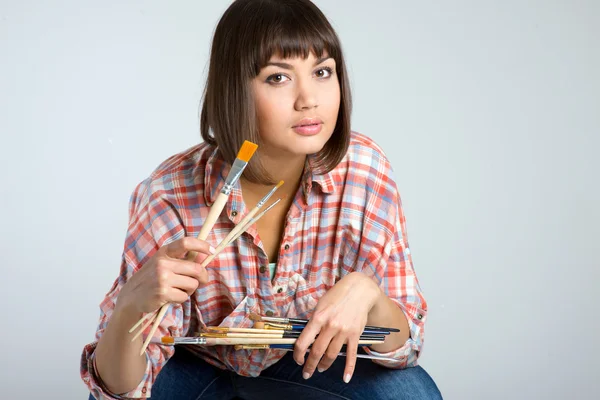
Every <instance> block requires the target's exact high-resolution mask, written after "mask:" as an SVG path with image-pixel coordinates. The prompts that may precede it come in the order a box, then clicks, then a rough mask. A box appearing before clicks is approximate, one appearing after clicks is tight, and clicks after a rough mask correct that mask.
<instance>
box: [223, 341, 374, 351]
mask: <svg viewBox="0 0 600 400" xmlns="http://www.w3.org/2000/svg"><path fill="white" fill-rule="evenodd" d="M294 346H295V345H294V344H236V345H234V348H235V349H236V350H260V349H282V350H285V349H294V348H295V347H294ZM367 346H368V345H367V344H364V343H361V344H359V345H358V347H367ZM308 348H309V349H310V348H312V344H311V345H310V346H308ZM347 350H348V348H347V346H346V345H345V344H344V345H342V348H341V349H340V351H347Z"/></svg>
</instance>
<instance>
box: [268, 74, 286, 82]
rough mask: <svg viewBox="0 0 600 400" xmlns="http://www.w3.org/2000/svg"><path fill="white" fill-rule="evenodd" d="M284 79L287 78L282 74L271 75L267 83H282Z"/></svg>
mask: <svg viewBox="0 0 600 400" xmlns="http://www.w3.org/2000/svg"><path fill="white" fill-rule="evenodd" d="M286 79H288V77H287V76H285V75H283V74H273V75H270V76H269V77H268V78H267V82H270V83H275V84H278V83H282V82H284V81H285V80H286Z"/></svg>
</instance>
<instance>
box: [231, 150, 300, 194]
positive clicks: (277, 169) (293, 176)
mask: <svg viewBox="0 0 600 400" xmlns="http://www.w3.org/2000/svg"><path fill="white" fill-rule="evenodd" d="M261 161H262V165H263V166H264V168H265V169H266V171H267V172H268V173H269V174H270V175H271V177H272V178H273V179H274V180H275V182H278V181H281V180H282V181H283V182H284V184H283V186H282V187H281V188H280V189H279V190H278V192H279V193H282V194H287V195H293V194H295V193H296V191H297V190H298V186H299V185H300V180H301V179H302V173H303V172H304V164H305V162H306V156H299V157H291V158H290V157H287V158H284V157H281V158H273V157H270V156H268V155H261ZM242 180H243V183H244V186H246V187H247V188H250V189H251V190H252V189H255V190H256V191H257V192H259V193H262V192H264V191H265V190H266V187H267V186H268V187H269V188H270V187H271V185H263V184H258V183H251V182H248V181H247V180H245V179H244V178H243V177H242Z"/></svg>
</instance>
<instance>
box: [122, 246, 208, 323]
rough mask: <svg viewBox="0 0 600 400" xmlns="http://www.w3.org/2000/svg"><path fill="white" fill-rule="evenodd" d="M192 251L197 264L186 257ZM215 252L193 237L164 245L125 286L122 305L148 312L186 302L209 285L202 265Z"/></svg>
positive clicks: (206, 273)
mask: <svg viewBox="0 0 600 400" xmlns="http://www.w3.org/2000/svg"><path fill="white" fill-rule="evenodd" d="M190 251H195V252H197V253H198V256H197V257H196V259H195V260H194V261H188V260H186V259H184V258H183V257H184V256H186V255H187V254H188V252H190ZM213 252H214V248H212V246H210V245H209V244H208V243H207V242H205V241H203V240H200V239H197V238H194V237H183V238H181V239H178V240H175V241H173V242H172V243H169V244H167V245H164V246H162V247H161V248H160V249H158V251H157V252H156V253H155V254H154V255H153V256H152V257H151V258H150V259H149V260H148V261H147V262H146V263H145V264H144V265H143V266H142V268H140V270H139V271H137V272H136V273H134V274H133V276H132V277H131V278H130V279H129V281H128V282H127V283H126V284H125V285H124V286H123V288H122V289H121V293H120V294H119V303H121V304H125V305H127V306H129V307H132V308H133V309H134V310H135V311H137V312H140V313H148V312H153V311H155V310H157V309H159V308H160V307H162V306H163V305H164V304H166V303H183V302H185V301H186V300H187V299H188V298H189V296H191V295H192V293H194V291H195V290H196V289H197V288H198V286H199V285H200V284H205V283H207V282H208V272H207V271H206V269H205V268H203V267H201V266H200V264H201V263H202V261H204V259H205V258H206V257H208V255H210V254H212V253H213Z"/></svg>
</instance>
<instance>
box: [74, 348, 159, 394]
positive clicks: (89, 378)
mask: <svg viewBox="0 0 600 400" xmlns="http://www.w3.org/2000/svg"><path fill="white" fill-rule="evenodd" d="M95 347H96V346H95V344H94V345H89V346H86V350H85V351H84V355H83V357H86V359H87V371H82V372H84V376H83V381H84V382H85V384H86V385H87V387H88V389H89V390H90V393H91V394H92V396H94V398H95V399H96V400H107V399H110V400H128V399H145V398H148V397H150V395H151V386H152V385H151V382H153V380H152V364H151V363H150V360H149V359H148V352H146V370H145V372H144V376H143V378H142V380H141V381H140V383H139V385H138V386H137V387H136V388H134V389H133V390H131V391H129V392H126V393H119V394H116V393H112V392H111V391H109V390H108V389H107V388H106V385H105V384H104V383H103V382H102V380H101V379H100V376H99V375H98V373H97V372H96V371H97V369H96V354H95V352H94V350H95Z"/></svg>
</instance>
